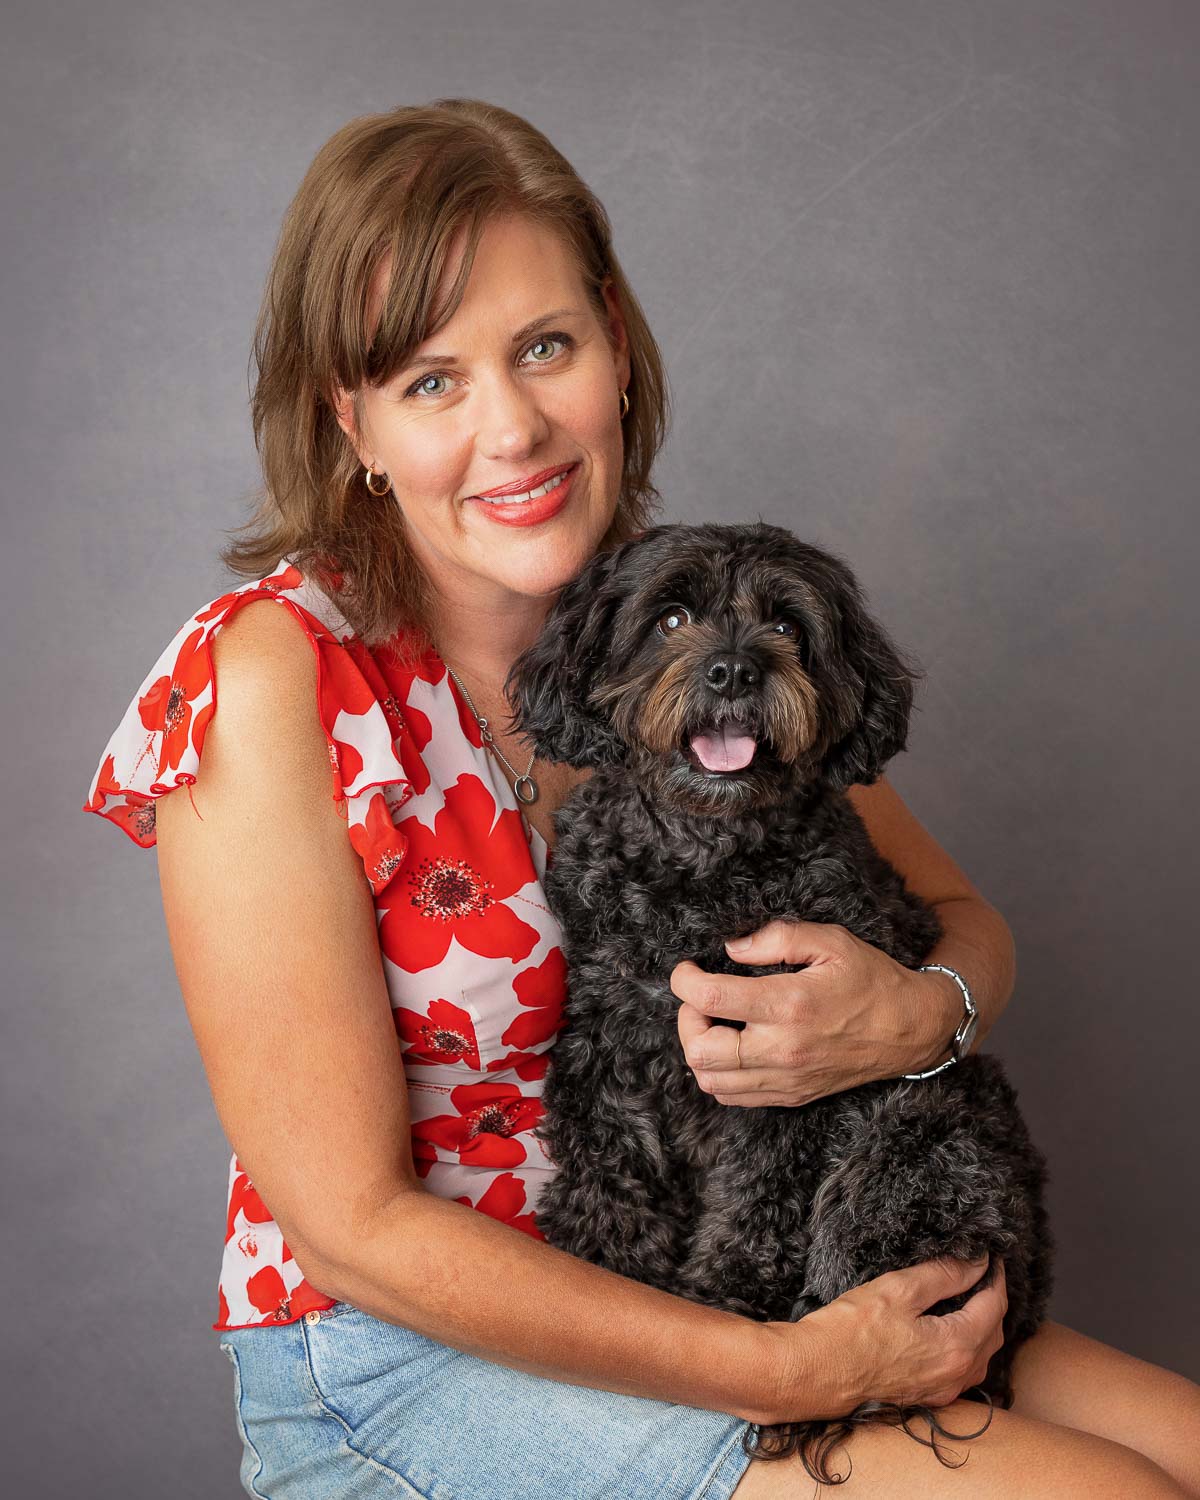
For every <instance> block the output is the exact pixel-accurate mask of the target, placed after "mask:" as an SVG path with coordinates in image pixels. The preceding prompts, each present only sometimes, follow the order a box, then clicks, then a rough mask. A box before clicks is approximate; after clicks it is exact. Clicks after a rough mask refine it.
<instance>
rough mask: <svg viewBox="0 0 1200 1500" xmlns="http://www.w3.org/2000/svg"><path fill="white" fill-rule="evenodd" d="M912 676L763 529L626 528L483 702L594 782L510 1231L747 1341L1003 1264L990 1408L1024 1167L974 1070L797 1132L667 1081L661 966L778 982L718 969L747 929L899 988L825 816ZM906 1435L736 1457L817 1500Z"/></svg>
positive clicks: (873, 862) (866, 890) (901, 1414)
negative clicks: (722, 1319)
mask: <svg viewBox="0 0 1200 1500" xmlns="http://www.w3.org/2000/svg"><path fill="white" fill-rule="evenodd" d="M920 675H921V674H920V671H919V669H918V668H917V667H916V666H915V664H913V663H911V662H910V661H907V660H906V659H905V658H904V657H903V656H902V655H901V653H900V652H899V650H898V649H897V647H896V646H895V645H894V644H893V642H892V641H891V640H890V639H889V638H888V636H887V635H886V633H885V632H884V631H883V630H882V629H881V628H880V626H879V625H878V624H877V623H876V622H875V621H874V620H873V619H872V618H871V616H870V614H869V613H868V610H867V607H866V604H865V602H864V599H863V597H862V594H861V592H860V590H859V588H858V585H857V583H856V581H855V579H854V577H853V575H852V573H851V571H850V569H849V568H848V567H847V566H846V564H845V563H844V562H842V561H841V560H840V559H838V558H836V557H834V556H833V555H831V554H829V553H827V552H824V551H822V550H820V549H818V548H816V547H813V546H811V545H808V544H806V543H804V542H801V541H799V540H798V539H797V538H796V537H795V536H793V535H792V533H791V532H789V531H787V530H785V529H784V528H782V527H778V526H771V525H767V524H765V523H763V522H758V523H755V524H750V525H716V524H706V525H699V526H666V525H664V526H657V527H653V528H651V529H650V530H649V531H647V532H644V533H642V534H641V536H640V537H638V538H635V539H634V540H633V541H630V542H626V543H625V544H624V545H622V546H619V547H617V548H615V549H613V550H612V551H609V552H604V553H600V554H598V555H597V556H596V557H594V558H593V559H592V560H591V562H589V563H588V565H587V566H586V567H585V568H584V569H583V570H582V572H581V573H580V574H579V576H578V577H577V578H576V579H574V580H573V581H572V582H571V583H570V584H569V585H567V586H566V587H565V588H564V589H563V590H562V591H561V593H560V595H559V597H558V599H557V601H556V603H555V606H554V608H553V609H552V610H551V612H550V614H549V616H548V617H547V620H546V624H545V628H544V630H543V631H542V633H541V635H540V636H539V638H538V640H537V641H536V642H535V643H534V644H533V645H532V646H531V647H530V648H529V649H528V650H527V651H525V652H524V653H523V654H522V655H521V656H520V657H519V658H518V660H517V661H516V662H515V663H514V664H513V668H512V671H511V672H510V674H509V678H508V682H507V684H506V687H507V690H508V692H509V694H510V697H511V701H512V702H513V705H514V716H513V724H514V726H515V727H516V728H517V729H519V730H520V731H521V732H522V733H523V734H524V735H525V736H526V737H527V738H528V739H529V741H530V742H531V744H532V745H533V746H535V747H536V749H537V753H538V754H539V755H540V756H542V757H544V758H546V759H549V760H556V761H563V762H566V763H567V764H569V765H572V766H576V767H589V768H591V769H592V770H593V773H594V774H593V775H592V776H591V777H590V778H589V779H588V780H587V781H585V782H583V783H582V784H581V785H580V786H578V787H577V788H576V789H575V790H574V791H573V793H572V794H571V796H570V797H569V798H568V799H567V801H566V802H565V803H564V804H563V806H562V808H561V809H560V811H559V812H558V814H557V817H556V820H555V827H556V835H557V837H556V843H555V848H554V853H553V858H552V860H551V862H550V865H549V868H548V871H547V878H546V882H545V889H546V895H547V899H548V900H549V902H550V904H551V907H552V909H553V910H554V911H555V913H556V915H557V917H558V918H559V920H560V923H561V926H562V931H563V938H564V950H565V954H566V958H567V963H568V976H569V977H568V987H567V1002H566V1007H565V1012H564V1017H563V1024H562V1029H561V1031H560V1033H559V1035H558V1037H557V1038H556V1041H555V1046H554V1049H553V1051H552V1053H551V1061H550V1065H549V1070H548V1072H547V1075H546V1079H545V1089H544V1094H543V1103H544V1106H545V1115H544V1117H543V1119H542V1121H541V1123H540V1124H539V1126H538V1131H537V1133H538V1134H539V1136H540V1138H541V1139H542V1141H543V1142H544V1143H545V1146H546V1149H547V1151H548V1152H549V1154H550V1156H551V1159H552V1160H553V1161H554V1163H555V1165H556V1167H557V1171H556V1173H555V1175H554V1176H553V1178H552V1179H551V1180H550V1182H549V1183H548V1184H547V1186H546V1188H545V1189H544V1190H543V1192H542V1195H541V1198H540V1200H539V1203H538V1224H539V1226H540V1228H541V1230H542V1232H543V1233H544V1234H545V1236H546V1238H547V1239H548V1240H549V1242H550V1243H551V1244H553V1245H556V1246H559V1247H560V1248H562V1249H564V1250H567V1251H569V1252H570V1253H572V1254H574V1255H577V1256H580V1257H582V1258H584V1259H586V1260H589V1261H593V1262H594V1263H595V1264H597V1265H601V1266H606V1267H608V1268H609V1269H610V1270H613V1271H616V1272H619V1273H620V1274H621V1275H623V1276H629V1277H633V1278H634V1279H636V1280H638V1281H642V1282H646V1283H648V1284H650V1285H652V1286H657V1287H661V1288H662V1289H664V1290H666V1291H669V1292H673V1293H675V1294H676V1295H680V1296H684V1297H689V1298H692V1299H694V1300H696V1301H700V1302H703V1303H706V1304H708V1305H710V1306H713V1307H719V1308H724V1309H727V1310H729V1311H733V1312H737V1313H741V1314H743V1315H745V1316H747V1317H750V1318H755V1319H760V1320H768V1319H770V1320H786V1321H794V1320H796V1319H798V1318H801V1317H803V1316H804V1315H805V1314H806V1313H808V1312H810V1311H812V1310H814V1309H815V1308H818V1307H821V1306H823V1305H824V1304H825V1303H828V1302H830V1301H832V1300H833V1299H834V1298H836V1297H838V1296H840V1295H841V1294H842V1293H843V1292H846V1291H848V1290H849V1289H850V1288H852V1287H855V1286H858V1285H860V1284H861V1283H862V1282H864V1281H867V1280H869V1279H871V1278H872V1277H875V1276H879V1275H882V1274H883V1273H884V1272H886V1271H890V1270H896V1269H899V1268H901V1267H905V1266H910V1265H913V1264H915V1263H917V1262H918V1261H924V1260H928V1259H932V1258H934V1257H937V1256H942V1255H951V1256H956V1257H959V1258H961V1259H963V1260H968V1259H973V1258H975V1257H977V1256H981V1255H983V1254H985V1253H989V1254H990V1255H991V1257H992V1261H991V1262H990V1263H989V1267H988V1270H987V1271H986V1272H985V1273H984V1276H983V1277H982V1278H981V1280H980V1282H979V1283H978V1284H977V1285H982V1284H984V1283H985V1282H986V1281H988V1280H989V1279H990V1278H992V1277H993V1276H994V1274H995V1265H994V1263H995V1259H996V1258H997V1257H999V1258H1002V1259H1003V1262H1004V1265H1005V1272H1006V1276H1007V1283H1008V1313H1007V1316H1006V1319H1005V1324H1004V1333H1005V1343H1004V1346H1003V1348H1002V1349H1000V1350H998V1351H997V1353H996V1354H995V1356H994V1357H993V1359H992V1362H991V1364H990V1366H989V1370H988V1374H987V1378H986V1380H985V1381H984V1382H983V1384H982V1386H981V1387H973V1388H972V1391H971V1392H967V1393H964V1394H966V1395H968V1396H973V1397H974V1398H975V1399H980V1400H984V1401H986V1402H988V1404H989V1405H990V1404H991V1403H992V1402H993V1401H995V1402H998V1403H999V1404H1000V1405H1002V1406H1005V1407H1008V1406H1011V1404H1012V1390H1011V1370H1012V1360H1013V1354H1014V1352H1015V1350H1016V1348H1017V1347H1018V1345H1019V1344H1020V1343H1021V1342H1022V1341H1023V1340H1024V1339H1027V1338H1028V1337H1030V1335H1031V1334H1033V1333H1034V1331H1035V1330H1036V1329H1037V1327H1038V1325H1039V1323H1040V1322H1041V1321H1042V1319H1043V1317H1044V1315H1045V1310H1046V1305H1047V1301H1048V1298H1049V1294H1050V1288H1051V1262H1052V1240H1051V1236H1050V1233H1049V1229H1048V1225H1047V1221H1046V1214H1045V1209H1044V1206H1043V1193H1044V1185H1045V1176H1046V1163H1045V1158H1044V1157H1043V1156H1042V1155H1041V1153H1040V1152H1039V1151H1038V1150H1037V1148H1036V1147H1035V1146H1034V1144H1033V1142H1032V1141H1031V1139H1030V1136H1029V1133H1028V1131H1027V1129H1026V1127H1025V1124H1024V1122H1023V1120H1022V1118H1021V1116H1020V1113H1019V1112H1018V1109H1017V1103H1016V1094H1015V1091H1014V1089H1013V1088H1012V1086H1011V1085H1010V1083H1009V1082H1008V1081H1007V1079H1006V1077H1005V1074H1004V1070H1003V1068H1002V1067H1001V1064H1000V1062H999V1060H998V1059H997V1058H995V1057H992V1056H989V1055H983V1054H980V1053H973V1054H971V1055H969V1056H968V1057H966V1058H965V1059H964V1060H963V1061H962V1063H960V1064H958V1065H957V1066H955V1067H952V1068H949V1069H947V1070H946V1071H945V1072H943V1073H939V1074H938V1075H937V1076H935V1077H932V1078H928V1079H924V1080H921V1081H905V1080H902V1079H884V1080H879V1081H875V1082H872V1083H870V1084H866V1085H863V1086H860V1087H857V1088H853V1089H849V1090H847V1091H845V1092H843V1093H839V1094H835V1095H832V1096H829V1097H826V1098H822V1099H817V1100H815V1101H813V1102H812V1103H810V1104H807V1105H805V1106H803V1107H800V1108H788V1107H783V1106H767V1107H761V1108H755V1109H738V1108H735V1107H729V1106H725V1105H722V1104H720V1103H718V1102H717V1101H716V1100H715V1099H713V1098H712V1097H711V1096H710V1095H709V1094H706V1093H705V1092H704V1091H702V1090H701V1089H700V1087H699V1085H698V1084H697V1083H696V1080H695V1078H694V1076H693V1074H692V1072H691V1070H690V1069H689V1067H688V1066H687V1063H686V1061H685V1060H684V1057H683V1055H682V1052H681V1049H680V1047H679V1041H678V1034H677V1030H676V1011H677V1008H678V1001H677V999H676V997H675V995H674V994H673V993H672V991H671V989H670V987H669V984H668V976H669V975H670V972H671V970H672V969H673V968H674V967H675V965H676V964H677V963H679V962H680V960H682V959H685V958H688V959H692V960H694V961H695V962H696V963H697V964H699V965H700V966H701V967H702V968H704V969H707V970H709V971H710V972H713V973H729V974H764V973H776V972H781V971H788V972H791V971H794V970H796V969H797V968H801V967H803V965H794V964H793V965H787V964H778V965H775V966H774V967H768V966H761V965H755V966H752V967H751V966H746V965H741V964H738V963H737V962H735V961H734V960H732V959H731V958H730V957H729V956H728V955H727V953H726V951H725V948H724V943H725V941H726V939H728V938H731V937H737V936H740V935H742V934H744V933H749V932H753V931H755V930H757V929H758V928H760V927H762V926H763V925H764V924H765V923H767V922H769V921H771V920H772V919H775V918H803V919H807V920H810V921H816V922H831V923H840V924H841V925H842V926H844V927H846V928H847V929H848V930H849V931H850V932H852V933H854V934H855V935H856V936H857V937H859V938H862V939H863V940H864V941H865V942H868V943H873V944H874V945H875V946H877V947H879V948H882V949H883V950H884V952H886V953H888V954H890V955H891V956H892V957H893V958H894V959H896V960H897V961H898V962H899V963H902V964H904V965H906V966H908V967H910V968H911V967H915V966H916V965H918V964H920V963H921V962H922V961H923V960H924V959H925V957H926V955H927V954H928V953H929V952H930V950H931V949H932V948H933V946H934V945H935V943H936V942H937V940H938V938H939V936H940V934H941V928H940V924H939V922H938V919H937V916H936V913H935V912H934V911H933V910H932V908H930V907H929V906H927V905H926V904H925V903H924V902H923V901H922V900H921V899H920V898H918V897H917V896H916V895H914V894H913V892H911V891H910V890H908V889H907V888H906V887H905V885H904V881H903V879H902V877H901V876H900V874H899V873H898V872H897V871H896V870H895V869H894V868H893V867H892V866H891V865H890V864H888V863H887V861H886V860H884V859H883V858H882V857H881V856H880V855H879V853H878V852H877V851H876V850H875V848H874V846H873V845H872V843H871V841H870V838H869V836H868V834H867V831H866V828H865V827H864V825H863V823H862V821H861V819H860V818H859V817H858V815H857V813H856V812H855V811H854V809H853V807H852V806H851V804H850V802H849V800H848V799H847V797H846V796H845V791H846V788H847V787H849V786H851V785H853V784H856V783H861V784H864V785H869V784H870V783H871V782H873V781H875V780H876V779H877V778H878V776H879V774H880V772H881V771H882V769H883V767H884V766H885V765H886V763H887V762H888V760H890V759H891V757H892V756H893V755H895V754H897V753H898V752H899V751H901V750H902V749H903V748H904V745H905V741H906V737H907V733H908V721H909V714H910V711H911V707H912V697H913V684H914V680H915V679H916V678H917V677H919V676H920ZM722 726H724V731H725V735H726V739H725V746H726V749H728V746H729V744H730V743H732V744H733V746H734V755H735V756H736V754H737V747H738V745H741V747H742V758H744V755H745V744H746V738H745V737H747V736H749V737H752V738H753V741H754V748H753V755H752V759H751V760H750V762H749V764H748V765H745V766H744V767H742V768H740V769H739V768H734V769H725V768H724V767H722V768H720V769H713V768H712V767H711V765H710V764H709V762H710V761H711V760H712V758H713V757H714V755H717V756H719V755H720V754H721V748H720V745H719V743H718V741H719V737H720V735H721V730H722ZM705 735H706V736H707V738H703V736H705ZM729 735H733V736H734V739H733V740H732V742H731V741H730V740H729V738H728V736H729ZM697 736H702V738H701V739H699V740H698V739H697ZM737 736H742V738H741V739H740V740H739V739H738V738H737ZM714 746H715V747H716V748H715V749H714ZM732 1024H736V1023H732ZM973 1290H974V1289H973ZM968 1295H970V1293H963V1294H962V1295H961V1296H958V1297H955V1298H949V1299H946V1300H944V1301H943V1302H940V1303H938V1304H937V1305H936V1306H935V1308H934V1309H933V1311H934V1312H935V1313H944V1312H949V1311H952V1310H953V1309H954V1308H957V1307H959V1306H961V1305H962V1303H963V1302H964V1301H965V1300H966V1298H967V1296H968ZM917 1413H920V1414H922V1415H924V1416H925V1417H926V1419H927V1420H929V1421H930V1423H931V1425H932V1426H933V1428H934V1429H935V1430H936V1431H944V1429H942V1428H940V1427H939V1426H938V1424H937V1421H936V1418H935V1417H934V1415H933V1412H932V1411H931V1410H930V1409H929V1408H927V1407H915V1406H906V1407H901V1406H895V1405H891V1404H888V1403H883V1402H879V1401H868V1402H864V1403H863V1404H862V1405H861V1406H859V1407H858V1408H856V1409H855V1411H854V1412H852V1413H850V1414H849V1415H848V1416H846V1417H843V1418H838V1419H832V1420H830V1421H812V1422H790V1423H782V1424H778V1425H777V1426H773V1427H765V1426H762V1427H757V1428H751V1430H750V1431H749V1432H748V1434H747V1439H748V1440H750V1439H752V1440H753V1441H754V1443H755V1445H756V1446H755V1447H754V1448H753V1450H751V1448H750V1447H749V1445H748V1446H747V1451H753V1452H754V1454H755V1456H759V1457H781V1456H783V1455H784V1454H787V1453H790V1452H796V1451H799V1452H800V1453H801V1454H802V1455H803V1456H804V1462H805V1464H806V1467H808V1468H809V1473H810V1474H812V1475H813V1477H814V1478H818V1479H821V1480H823V1481H825V1482H835V1481H834V1480H831V1479H830V1477H829V1476H828V1474H827V1473H826V1472H825V1470H824V1467H823V1465H824V1456H825V1454H826V1453H828V1452H829V1450H830V1449H831V1448H832V1446H833V1445H834V1443H835V1442H836V1441H837V1440H838V1438H839V1437H840V1436H842V1435H844V1434H845V1433H846V1432H848V1431H849V1430H850V1429H851V1428H852V1427H853V1426H854V1425H856V1424H858V1423H862V1422H868V1421H887V1422H891V1423H901V1422H904V1423H907V1420H908V1418H909V1417H911V1416H912V1415H914V1414H917ZM910 1435H912V1436H914V1437H915V1436H916V1434H910ZM917 1440H918V1441H922V1442H923V1441H925V1440H924V1439H923V1438H918V1439H917ZM818 1446H819V1447H820V1450H821V1456H820V1459H819V1463H818V1469H817V1470H815V1471H814V1469H813V1468H812V1467H811V1465H810V1464H809V1454H810V1451H811V1450H813V1449H815V1448H817V1447H818ZM933 1446H934V1447H935V1451H937V1450H936V1442H935V1443H934V1445H933ZM939 1457H941V1455H940V1453H939Z"/></svg>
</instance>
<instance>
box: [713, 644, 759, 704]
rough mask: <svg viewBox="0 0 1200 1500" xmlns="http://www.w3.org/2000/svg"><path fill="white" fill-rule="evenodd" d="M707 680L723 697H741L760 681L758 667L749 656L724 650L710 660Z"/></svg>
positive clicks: (714, 690)
mask: <svg viewBox="0 0 1200 1500" xmlns="http://www.w3.org/2000/svg"><path fill="white" fill-rule="evenodd" d="M704 677H705V681H706V682H707V683H708V685H709V687H710V688H712V690H713V692H715V693H719V694H720V695H721V697H722V698H740V697H741V696H742V694H743V693H744V692H746V691H747V690H748V689H749V688H752V687H755V686H756V685H757V683H758V668H757V667H756V666H755V665H754V663H753V662H752V661H751V660H750V658H749V657H748V656H738V655H736V654H735V653H733V652H730V651H723V652H722V653H721V654H720V656H714V657H712V658H711V659H710V660H709V663H708V667H707V669H706V670H705V673H704Z"/></svg>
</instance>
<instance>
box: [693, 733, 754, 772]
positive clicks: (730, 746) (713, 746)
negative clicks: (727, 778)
mask: <svg viewBox="0 0 1200 1500" xmlns="http://www.w3.org/2000/svg"><path fill="white" fill-rule="evenodd" d="M687 745H688V748H689V749H690V751H691V754H692V758H693V759H694V760H695V761H696V762H698V763H699V764H700V765H701V766H702V767H703V768H704V769H705V770H706V771H716V772H727V771H744V770H745V769H746V767H747V766H748V765H749V764H750V762H751V761H752V760H753V759H754V752H755V750H757V748H758V741H757V739H756V738H755V737H754V735H752V734H751V733H750V726H749V725H748V724H739V723H725V724H713V725H707V726H705V728H703V729H701V730H699V731H697V733H695V734H693V735H690V736H689V737H688V740H687Z"/></svg>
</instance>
